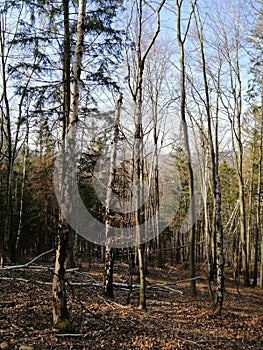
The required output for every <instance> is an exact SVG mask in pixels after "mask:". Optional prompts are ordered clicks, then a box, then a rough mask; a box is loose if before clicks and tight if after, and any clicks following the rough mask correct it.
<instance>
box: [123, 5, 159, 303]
mask: <svg viewBox="0 0 263 350" xmlns="http://www.w3.org/2000/svg"><path fill="white" fill-rule="evenodd" d="M164 3H165V0H162V1H161V2H160V4H158V5H157V6H156V8H155V7H154V6H153V5H151V4H150V3H148V2H147V1H144V0H138V1H136V21H137V28H136V42H135V43H134V45H135V55H134V57H133V59H134V61H135V63H134V64H135V67H134V72H135V73H134V77H133V79H134V84H133V86H132V83H131V78H132V77H131V75H130V71H131V69H130V62H129V60H127V64H128V72H129V76H128V84H129V88H130V92H131V94H132V99H133V105H134V114H135V130H134V163H135V164H134V180H135V181H136V182H137V183H138V184H140V185H137V186H136V193H135V198H136V199H135V200H136V209H135V224H136V242H137V249H138V261H139V274H140V300H139V306H138V308H139V309H145V308H146V296H145V267H144V252H145V245H144V244H143V243H142V242H143V238H144V235H145V232H141V227H142V224H143V223H144V220H145V216H144V215H145V213H144V208H143V205H142V203H144V201H143V188H142V185H141V184H143V182H144V161H143V157H144V155H143V136H144V135H143V124H142V99H143V74H144V69H145V62H146V59H147V56H148V55H149V53H150V51H151V49H152V47H153V45H154V44H155V42H156V39H157V37H158V34H159V32H160V12H161V9H162V7H163V5H164ZM144 6H146V8H147V9H148V10H150V11H151V13H152V14H154V15H155V23H156V28H155V31H154V32H153V35H152V37H151V39H150V40H149V43H147V44H145V43H143V42H142V37H143V21H144V16H145V15H144V11H143V8H144ZM144 47H145V49H144ZM127 54H128V52H127Z"/></svg>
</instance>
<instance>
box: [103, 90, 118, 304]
mask: <svg viewBox="0 0 263 350" xmlns="http://www.w3.org/2000/svg"><path fill="white" fill-rule="evenodd" d="M121 104H122V93H121V92H119V94H118V97H117V100H116V107H115V118H114V125H113V130H112V139H111V155H110V169H109V180H108V185H107V196H106V205H105V206H106V223H105V225H106V235H105V236H106V249H105V267H104V280H103V291H104V294H105V296H107V297H110V298H113V296H114V293H113V265H114V254H113V248H112V246H111V237H110V236H109V233H110V228H111V222H112V220H111V210H110V203H111V198H112V189H113V185H114V181H115V170H116V156H117V142H118V136H119V124H120V112H121Z"/></svg>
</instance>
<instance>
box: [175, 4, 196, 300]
mask: <svg viewBox="0 0 263 350" xmlns="http://www.w3.org/2000/svg"><path fill="white" fill-rule="evenodd" d="M181 6H182V2H180V1H179V0H176V10H177V42H178V45H179V49H180V91H181V106H180V111H181V120H182V127H183V134H184V146H185V151H186V157H187V167H188V176H189V195H190V217H191V223H190V230H189V245H190V279H191V281H190V289H191V292H192V294H194V295H195V294H196V293H197V292H196V281H195V279H194V277H195V230H196V228H195V192H194V175H193V168H192V161H191V151H190V143H189V135H188V129H187V122H186V88H185V85H186V84H185V80H186V72H185V49H184V44H185V40H186V35H187V32H186V33H185V36H184V38H183V36H182V32H181ZM190 21H191V17H190V19H189V22H188V26H189V23H190Z"/></svg>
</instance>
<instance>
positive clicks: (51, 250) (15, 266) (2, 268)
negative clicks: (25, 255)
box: [0, 248, 55, 270]
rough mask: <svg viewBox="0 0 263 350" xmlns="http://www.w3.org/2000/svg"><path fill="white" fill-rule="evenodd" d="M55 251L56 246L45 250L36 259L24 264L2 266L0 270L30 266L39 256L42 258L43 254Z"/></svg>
mask: <svg viewBox="0 0 263 350" xmlns="http://www.w3.org/2000/svg"><path fill="white" fill-rule="evenodd" d="M54 251H55V248H52V249H50V250H48V251H47V252H44V253H42V254H40V255H38V256H36V257H35V258H34V259H32V260H30V261H28V262H27V263H26V264H23V265H12V266H5V267H1V268H0V270H14V269H21V268H24V267H28V266H29V265H31V264H32V263H33V262H34V261H36V260H38V259H39V258H42V256H44V255H47V254H49V253H52V252H54Z"/></svg>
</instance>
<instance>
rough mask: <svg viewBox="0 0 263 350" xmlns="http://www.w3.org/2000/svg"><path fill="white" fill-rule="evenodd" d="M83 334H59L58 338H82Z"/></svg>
mask: <svg viewBox="0 0 263 350" xmlns="http://www.w3.org/2000/svg"><path fill="white" fill-rule="evenodd" d="M82 336H83V334H79V333H77V334H74V333H57V334H56V337H82Z"/></svg>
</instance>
